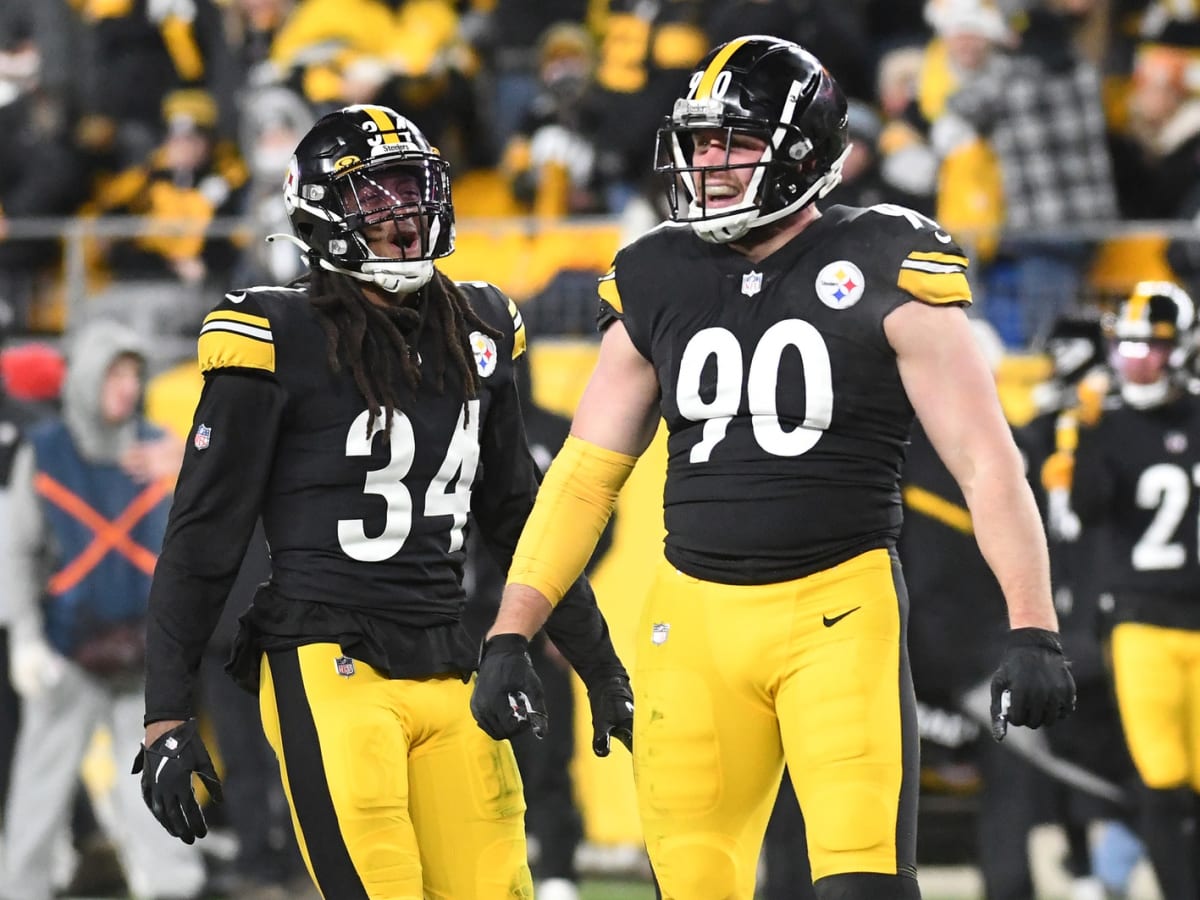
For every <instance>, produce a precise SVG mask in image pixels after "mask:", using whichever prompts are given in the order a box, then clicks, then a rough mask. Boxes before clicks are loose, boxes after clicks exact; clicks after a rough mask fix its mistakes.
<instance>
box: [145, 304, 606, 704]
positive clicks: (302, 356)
mask: <svg viewBox="0 0 1200 900" xmlns="http://www.w3.org/2000/svg"><path fill="white" fill-rule="evenodd" d="M459 287H460V289H461V290H462V291H463V293H464V294H465V295H466V297H467V299H468V300H469V302H470V304H471V306H472V308H473V310H474V311H475V313H476V315H477V316H478V317H479V318H480V320H482V321H483V322H484V323H486V324H487V325H488V326H489V328H490V329H491V330H492V331H493V332H494V336H493V335H489V334H486V333H484V332H483V331H478V330H476V331H473V332H471V334H470V335H469V342H470V345H471V348H472V350H473V352H474V363H475V366H476V368H477V371H478V373H479V376H480V378H479V381H480V390H479V393H478V396H476V397H474V398H472V399H466V390H465V386H464V385H463V383H462V378H461V375H460V374H459V373H458V371H457V369H456V368H455V367H454V365H453V364H452V363H451V362H449V361H447V362H446V365H445V366H444V372H443V373H442V378H443V379H444V381H443V384H442V385H441V386H439V385H438V380H439V379H438V373H437V372H436V371H435V366H434V360H436V359H437V358H438V347H437V345H436V344H435V343H434V341H440V340H442V338H441V336H440V335H437V334H435V333H434V330H433V329H432V328H419V329H418V330H417V332H416V334H415V335H412V336H410V340H412V343H413V344H414V345H415V349H416V352H417V359H418V363H419V365H420V366H421V368H422V376H423V377H422V379H421V382H420V384H419V386H418V388H417V390H416V392H415V396H411V397H409V399H408V400H407V401H406V402H405V401H402V403H401V408H400V409H398V410H396V411H395V414H394V416H393V419H392V423H391V430H390V433H385V432H384V420H383V415H382V410H380V411H379V416H378V417H377V418H376V421H375V423H374V425H373V426H372V431H371V433H368V426H367V422H368V411H367V408H366V402H365V400H364V398H363V395H362V393H361V392H360V390H359V389H358V387H357V386H356V385H355V382H354V379H353V376H352V374H351V373H350V371H349V369H348V368H346V367H343V368H342V369H341V370H340V371H334V370H333V368H332V367H331V366H330V365H329V363H328V362H327V360H328V352H329V350H328V338H327V335H326V332H325V330H324V328H323V327H322V321H321V315H320V314H319V313H318V311H317V310H316V308H315V307H314V306H313V304H312V303H311V302H310V299H309V296H308V292H307V289H304V288H298V289H286V288H256V289H252V290H247V291H241V292H236V293H232V294H228V295H226V297H225V299H224V301H223V302H222V303H221V304H220V305H218V306H217V307H216V309H214V310H213V311H212V312H211V313H209V315H208V316H207V317H206V318H205V320H204V325H203V326H202V329H201V334H200V339H199V357H200V367H201V369H202V371H203V372H204V375H205V385H204V391H203V393H202V396H201V399H200V403H199V405H198V407H197V411H196V415H195V420H194V425H193V433H192V436H191V439H190V443H189V446H188V447H187V453H186V456H185V460H184V464H183V468H182V470H181V473H180V479H179V484H178V487H177V489H176V496H175V504H174V506H173V509H172V514H171V520H170V523H169V525H168V529H167V535H166V538H165V541H164V546H163V550H162V553H161V556H160V558H159V563H158V567H157V570H156V572H155V579H154V584H153V588H152V590H151V600H150V605H151V618H150V629H151V642H150V647H151V652H150V656H151V659H149V660H148V666H147V668H148V676H149V677H148V682H149V684H148V687H147V720H148V721H152V720H154V719H156V718H157V719H161V718H179V717H185V715H186V714H187V713H188V712H189V711H190V679H191V677H192V675H193V674H194V666H195V665H196V664H198V660H199V653H200V650H201V649H202V648H203V644H204V642H205V640H207V638H208V636H209V634H211V632H212V629H213V626H214V625H215V623H216V617H217V615H219V613H220V611H221V606H222V604H223V603H224V601H225V598H226V595H227V593H228V591H229V588H230V586H231V584H232V582H233V578H234V575H235V574H236V572H237V570H238V566H239V565H240V563H241V561H242V557H243V554H244V551H245V548H246V545H247V541H248V540H249V539H250V535H251V532H252V531H253V528H254V525H255V521H256V520H257V518H258V517H259V516H260V515H261V518H262V523H263V529H264V531H265V535H266V539H267V543H268V545H269V547H270V555H271V578H270V581H269V582H268V583H267V584H265V585H264V586H263V587H262V588H260V590H259V591H258V594H257V595H256V597H255V600H254V603H253V605H252V606H251V608H250V610H249V611H248V612H247V614H246V615H245V616H243V623H244V628H243V635H242V637H241V638H240V639H239V644H238V647H239V648H240V650H241V651H243V652H242V653H241V654H240V658H239V660H235V663H234V669H233V672H234V675H235V677H237V678H238V679H239V680H240V681H242V683H244V684H247V686H250V685H252V683H253V680H254V678H256V677H257V659H258V657H259V654H260V653H261V651H262V650H271V649H282V648H285V647H294V646H297V645H299V644H304V643H311V642H315V641H329V642H335V643H339V644H340V645H341V646H342V648H343V650H344V651H345V652H346V653H347V655H350V656H352V657H354V658H356V659H359V660H362V661H363V662H366V663H369V664H370V665H373V666H375V667H376V668H378V669H380V670H381V671H384V672H385V673H387V674H389V675H390V676H392V677H420V676H426V675H434V674H441V673H448V672H456V673H460V674H463V675H466V674H467V673H469V672H471V671H473V670H474V667H475V664H476V661H477V657H478V649H477V646H476V645H475V644H474V642H473V641H472V640H471V639H470V638H469V637H468V635H467V633H466V631H465V630H464V628H463V627H462V624H461V613H462V607H463V604H464V601H465V598H464V593H463V589H462V585H461V580H462V566H463V557H464V554H463V542H464V530H465V528H466V526H467V521H468V517H469V516H473V519H474V521H475V522H477V523H478V527H479V531H480V535H481V537H482V538H483V539H484V540H485V541H486V542H487V544H488V546H489V548H490V549H491V550H492V551H493V553H494V554H495V556H496V557H497V559H498V561H499V562H500V564H501V566H502V568H503V569H504V570H507V567H508V564H509V562H510V561H511V556H512V551H513V548H514V547H515V546H516V541H517V538H518V537H519V535H520V531H521V528H522V527H523V525H524V522H525V519H526V518H527V516H528V513H529V510H530V509H531V508H532V505H533V500H534V497H535V495H536V491H537V484H538V470H537V466H536V464H535V462H534V460H533V458H532V456H531V454H530V452H529V448H528V445H527V443H526V439H525V431H524V426H523V422H522V418H521V413H520V403H519V398H518V395H517V388H516V385H515V383H514V379H513V360H514V359H515V358H516V357H518V356H519V355H520V354H521V353H522V352H523V351H524V348H525V333H524V326H523V324H522V321H521V317H520V314H519V312H518V311H517V308H516V305H515V304H513V302H512V301H511V300H509V299H508V298H506V297H505V296H504V295H503V294H501V293H500V291H498V290H497V289H496V288H494V287H492V286H491V285H487V284H482V283H463V284H460V285H459ZM424 302H429V301H424ZM395 368H396V370H397V372H396V374H395V377H396V379H397V385H398V387H399V386H400V385H401V384H402V382H401V380H400V379H402V376H401V374H400V373H399V371H398V370H399V366H398V365H397V366H396V367H395ZM399 396H400V397H402V398H404V397H406V396H408V391H407V388H406V387H400V393H399ZM564 603H565V605H566V606H567V607H568V608H567V609H565V610H564V611H563V612H562V613H561V614H560V612H559V610H558V609H557V608H556V610H555V613H554V615H553V616H552V617H551V621H550V622H548V623H547V630H548V631H549V632H550V634H551V636H552V637H554V638H555V640H556V642H559V643H560V645H562V644H566V645H568V647H569V646H570V645H571V644H572V638H573V637H574V638H577V639H582V640H583V641H584V644H585V647H584V649H585V650H587V651H588V652H590V651H591V650H593V649H595V650H598V651H599V652H601V653H607V654H609V655H611V658H612V659H614V660H615V654H611V643H609V641H608V635H607V630H606V629H604V628H603V619H602V618H601V617H600V615H599V612H598V610H596V608H595V599H594V597H593V596H592V595H591V592H590V589H588V588H587V587H586V584H584V585H583V586H582V587H581V588H578V589H575V590H573V591H571V592H569V593H568V597H567V598H564ZM563 605H564V604H559V606H560V607H561V606H563ZM555 627H558V628H560V629H566V631H567V634H566V635H562V634H560V633H556V631H555ZM601 632H602V633H601ZM575 646H576V647H577V648H578V647H579V640H576V641H575ZM568 647H564V653H565V654H566V655H567V656H568V659H571V661H572V663H573V664H575V665H576V668H577V670H578V669H579V665H578V659H572V654H571V653H570V652H569V650H568ZM165 648H170V649H172V650H173V651H174V652H166V649H165ZM235 652H236V651H235ZM581 674H582V673H581Z"/></svg>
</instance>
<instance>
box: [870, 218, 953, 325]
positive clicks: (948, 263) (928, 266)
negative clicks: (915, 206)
mask: <svg viewBox="0 0 1200 900" xmlns="http://www.w3.org/2000/svg"><path fill="white" fill-rule="evenodd" d="M871 212H873V213H875V214H876V215H877V222H878V223H879V225H880V226H881V227H882V228H883V229H884V230H885V232H886V233H887V235H888V237H889V240H888V241H887V245H888V247H889V251H890V252H889V253H888V256H889V257H890V264H891V265H894V266H895V272H896V287H897V288H899V289H900V290H901V291H902V292H904V293H905V294H907V295H908V296H910V297H912V298H913V299H914V300H918V301H920V302H921V303H927V304H929V305H930V306H969V305H970V304H971V285H970V284H969V283H968V281H967V267H968V265H970V261H969V260H968V259H967V254H966V253H965V252H964V251H963V249H962V247H960V246H959V245H958V243H957V242H956V241H955V240H954V238H953V237H951V236H950V234H949V233H948V232H947V231H946V230H945V229H943V228H942V226H941V225H939V224H938V223H937V222H936V221H934V220H933V219H930V218H929V217H928V216H924V215H921V214H920V213H918V212H916V211H915V210H911V209H908V208H906V207H903V206H896V205H894V204H890V203H887V204H880V205H879V206H873V207H871Z"/></svg>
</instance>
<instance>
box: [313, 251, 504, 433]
mask: <svg viewBox="0 0 1200 900" xmlns="http://www.w3.org/2000/svg"><path fill="white" fill-rule="evenodd" d="M307 278H308V280H309V282H310V284H311V289H310V302H311V303H312V305H313V306H314V307H316V310H317V312H318V313H319V315H320V322H321V328H322V329H323V330H324V331H325V336H326V338H327V346H328V355H327V359H328V361H329V366H330V368H331V369H332V370H333V371H334V372H335V373H336V372H340V371H342V369H343V368H348V369H349V370H350V373H351V374H352V375H353V376H354V383H355V385H357V386H358V389H359V390H360V391H361V392H362V395H363V397H364V398H365V399H366V401H367V410H368V414H367V438H368V440H369V439H370V437H371V435H372V433H373V432H374V429H375V423H376V420H377V418H378V410H379V408H380V407H382V408H383V409H384V422H383V430H384V432H385V433H390V432H391V429H392V417H393V415H394V413H395V412H396V411H397V410H399V409H401V408H402V407H403V405H404V400H411V399H412V398H413V397H415V396H416V392H417V388H418V386H419V385H420V383H421V368H420V365H419V359H418V356H417V346H418V344H419V343H420V339H421V335H422V333H423V332H424V330H425V328H426V327H427V326H429V327H432V328H434V329H435V330H436V333H438V334H441V335H442V337H443V340H442V341H441V342H440V343H438V344H435V345H434V353H433V359H432V360H430V362H431V363H432V365H433V371H434V373H435V375H436V377H437V381H436V383H435V387H436V389H437V391H438V393H439V394H440V393H443V392H444V391H445V389H446V366H447V363H449V364H451V365H453V366H454V368H456V369H457V370H458V373H459V375H460V376H461V377H462V382H463V387H464V390H465V394H466V399H471V398H473V397H475V396H476V395H477V394H478V393H479V371H478V369H477V368H476V365H475V354H474V352H473V351H472V350H471V344H470V339H469V337H468V336H469V335H470V333H471V331H481V332H483V333H484V334H486V335H488V336H489V337H491V338H493V339H497V338H499V337H501V334H500V332H499V331H497V330H496V329H495V328H492V327H491V326H490V325H488V324H487V323H486V322H484V321H483V320H482V319H480V318H479V316H478V315H476V313H475V311H474V310H473V309H471V304H470V303H469V302H468V301H467V298H466V296H465V295H464V294H463V292H462V290H460V289H459V287H458V285H457V284H455V283H454V282H453V281H452V280H450V279H449V278H447V277H446V276H445V275H443V274H442V273H441V272H440V271H436V270H435V272H434V276H433V278H432V279H431V280H430V282H429V283H428V284H427V285H425V286H424V287H423V288H421V289H420V291H419V292H418V293H417V294H416V296H415V298H414V299H415V301H416V302H415V303H412V304H411V305H410V304H403V305H397V306H389V307H383V306H379V305H377V304H375V303H372V302H371V301H370V299H369V298H368V297H367V295H366V294H365V293H364V292H363V289H362V288H361V287H359V285H358V284H357V283H356V282H355V281H354V280H352V279H350V278H348V277H346V276H344V275H337V274H336V273H332V272H327V271H325V270H324V269H322V268H321V267H320V266H313V268H312V271H311V273H310V274H309V275H308V276H307ZM397 367H399V369H400V374H401V375H402V377H403V383H404V385H405V386H406V387H407V389H408V390H407V393H408V396H407V397H406V398H402V397H401V396H400V392H399V391H398V390H397V386H396V378H395V371H396V368H397Z"/></svg>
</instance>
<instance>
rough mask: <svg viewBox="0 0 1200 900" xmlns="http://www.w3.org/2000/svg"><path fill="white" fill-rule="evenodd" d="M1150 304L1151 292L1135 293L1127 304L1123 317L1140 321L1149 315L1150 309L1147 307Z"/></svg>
mask: <svg viewBox="0 0 1200 900" xmlns="http://www.w3.org/2000/svg"><path fill="white" fill-rule="evenodd" d="M1149 304H1150V295H1149V294H1134V295H1133V296H1132V297H1130V298H1129V302H1128V303H1127V304H1126V305H1125V315H1124V316H1123V317H1122V318H1124V319H1125V321H1126V322H1140V321H1141V320H1142V319H1144V318H1146V317H1147V316H1148V315H1149V311H1148V310H1147V309H1146V307H1147V306H1148V305H1149Z"/></svg>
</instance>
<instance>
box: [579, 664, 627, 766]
mask: <svg viewBox="0 0 1200 900" xmlns="http://www.w3.org/2000/svg"><path fill="white" fill-rule="evenodd" d="M588 703H590V704H591V707H592V752H593V753H595V754H596V755H597V756H608V751H609V749H610V748H611V746H612V738H616V739H617V740H618V741H620V742H621V743H622V744H624V745H625V749H626V750H628V751H629V752H630V753H632V752H633V691H631V690H630V689H629V677H628V676H626V675H611V676H609V677H608V678H605V679H603V680H602V681H601V682H599V683H598V684H592V685H588Z"/></svg>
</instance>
